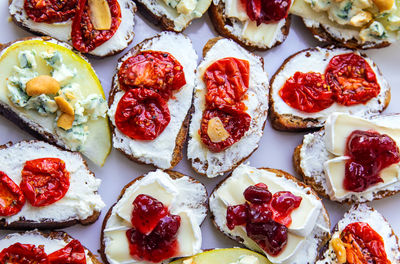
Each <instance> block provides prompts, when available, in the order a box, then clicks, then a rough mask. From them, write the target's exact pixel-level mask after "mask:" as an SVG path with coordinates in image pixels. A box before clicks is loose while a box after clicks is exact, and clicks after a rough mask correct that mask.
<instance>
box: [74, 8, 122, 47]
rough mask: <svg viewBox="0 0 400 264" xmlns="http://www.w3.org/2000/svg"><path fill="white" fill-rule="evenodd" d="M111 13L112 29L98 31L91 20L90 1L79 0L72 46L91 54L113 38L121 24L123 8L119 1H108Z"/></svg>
mask: <svg viewBox="0 0 400 264" xmlns="http://www.w3.org/2000/svg"><path fill="white" fill-rule="evenodd" d="M107 2H108V5H109V7H110V12H111V28H110V29H109V30H96V29H95V28H94V26H93V23H92V21H91V20H90V9H89V5H88V0H79V2H78V9H77V11H76V15H75V17H74V20H73V21H72V32H71V38H72V45H73V46H74V48H75V49H77V50H78V51H80V52H84V53H86V52H89V51H92V50H94V49H95V48H97V47H98V46H100V45H101V44H103V43H104V42H106V41H107V40H109V39H110V38H112V36H114V34H115V32H116V31H117V30H118V28H119V25H120V24H121V7H120V6H119V3H118V1H117V0H107Z"/></svg>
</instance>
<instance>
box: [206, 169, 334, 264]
mask: <svg viewBox="0 0 400 264" xmlns="http://www.w3.org/2000/svg"><path fill="white" fill-rule="evenodd" d="M258 183H264V184H266V185H267V186H268V188H269V190H270V191H271V192H272V193H275V192H277V191H282V190H281V187H283V188H284V189H285V190H284V191H291V192H292V193H293V194H294V195H297V196H301V197H302V203H303V204H304V205H303V206H306V204H310V203H309V202H311V204H313V206H312V207H303V206H302V204H300V207H299V208H298V209H296V210H302V211H303V213H304V211H307V212H308V211H310V212H312V213H310V214H308V213H306V214H302V212H301V211H297V212H296V211H293V212H292V221H293V222H292V224H291V226H289V227H288V229H289V233H288V242H287V243H288V244H287V247H290V248H291V249H292V251H290V252H288V253H286V252H285V248H284V251H282V252H281V254H279V255H277V256H275V257H273V256H270V255H268V254H267V253H266V252H265V251H264V250H262V249H261V247H260V246H259V245H258V244H257V243H256V242H255V241H254V240H252V239H250V238H249V237H248V236H247V233H246V231H245V228H242V227H238V226H236V227H235V228H234V229H232V230H230V229H229V228H228V227H227V224H226V216H227V206H233V205H238V204H241V203H244V202H245V198H244V196H243V195H241V194H242V193H243V192H244V190H246V188H247V187H249V186H250V185H254V184H258ZM279 186H281V187H279ZM238 197H240V198H238ZM239 200H240V201H241V202H239V203H237V202H238V201H239ZM232 201H236V203H235V204H232ZM209 204H210V212H211V219H212V221H213V222H214V224H215V226H216V227H217V229H218V230H219V231H221V232H222V233H224V234H225V235H227V236H228V237H229V238H231V239H233V240H235V241H237V242H239V243H241V244H243V245H245V246H246V247H248V248H249V249H251V250H254V251H257V252H260V253H263V254H265V255H266V256H267V258H268V259H269V260H270V261H271V262H272V263H293V264H300V263H314V262H315V260H316V259H317V256H318V251H319V250H320V249H321V248H322V247H323V245H325V243H326V242H327V241H328V240H329V238H330V220H329V216H328V212H327V211H326V209H325V207H324V205H323V204H322V200H321V199H320V198H319V197H318V195H317V194H316V193H315V192H314V191H313V190H312V189H311V188H310V187H309V186H307V185H305V184H303V183H302V182H300V181H298V180H297V179H296V178H294V177H293V176H291V175H290V174H288V173H286V172H284V171H281V170H276V169H269V168H259V169H256V168H253V167H250V166H248V165H243V164H242V165H240V166H239V167H237V168H236V169H235V170H234V171H233V172H232V174H231V175H230V176H229V177H227V178H226V179H225V180H223V181H222V182H221V183H219V184H218V185H217V187H216V188H215V189H214V191H213V192H212V193H211V196H210V201H209ZM296 214H297V215H296ZM300 215H301V216H300ZM301 221H304V222H305V223H307V224H306V225H307V227H304V229H303V228H300V226H301V225H299V224H298V223H300V222H301ZM298 238H301V240H298V241H301V242H300V243H301V244H298V245H296V244H293V243H296V242H293V241H295V240H297V239H298ZM290 239H292V241H290ZM293 239H294V240H293ZM293 248H294V249H293ZM288 250H290V249H288ZM281 255H283V256H281Z"/></svg>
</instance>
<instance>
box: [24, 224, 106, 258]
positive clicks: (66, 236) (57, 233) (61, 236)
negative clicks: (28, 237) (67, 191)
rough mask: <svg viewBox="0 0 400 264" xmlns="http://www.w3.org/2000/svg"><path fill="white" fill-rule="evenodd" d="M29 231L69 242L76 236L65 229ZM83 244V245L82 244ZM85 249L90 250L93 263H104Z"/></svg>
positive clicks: (89, 254)
mask: <svg viewBox="0 0 400 264" xmlns="http://www.w3.org/2000/svg"><path fill="white" fill-rule="evenodd" d="M28 232H29V233H34V234H35V235H40V236H42V237H44V238H49V239H57V240H63V241H64V242H65V243H68V241H71V240H73V239H74V238H73V237H72V236H70V235H69V234H68V233H66V232H63V231H38V230H33V231H28ZM25 233H26V232H19V233H18V234H21V235H24V234H25ZM82 246H83V245H82ZM83 248H84V249H85V250H87V252H88V256H89V257H90V260H91V261H92V262H93V264H102V263H101V262H100V261H99V260H98V259H97V257H96V256H95V255H94V254H93V253H92V252H91V251H90V250H89V249H87V248H86V247H85V246H83Z"/></svg>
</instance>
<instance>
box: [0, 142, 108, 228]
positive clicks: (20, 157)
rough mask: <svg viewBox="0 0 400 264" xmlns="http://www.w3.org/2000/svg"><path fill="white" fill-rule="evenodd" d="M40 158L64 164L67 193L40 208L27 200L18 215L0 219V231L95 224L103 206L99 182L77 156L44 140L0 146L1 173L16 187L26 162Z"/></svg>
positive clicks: (0, 217) (83, 161)
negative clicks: (67, 173) (68, 184)
mask: <svg viewBox="0 0 400 264" xmlns="http://www.w3.org/2000/svg"><path fill="white" fill-rule="evenodd" d="M40 158H59V159H61V160H63V161H64V162H65V168H66V170H67V171H68V172H69V175H70V186H69V189H68V191H67V193H66V194H65V196H64V197H63V198H62V199H61V200H58V201H57V202H55V203H53V204H50V205H47V206H42V207H34V206H32V205H31V204H30V203H29V201H28V200H27V201H26V202H25V205H24V206H23V207H22V209H21V211H19V212H18V213H17V214H15V215H12V216H0V229H34V228H39V229H55V228H64V227H68V226H72V225H75V224H82V225H89V224H92V223H94V222H95V221H96V220H97V219H98V218H99V216H100V210H101V209H102V208H103V207H104V206H105V204H104V202H103V201H102V199H101V197H100V195H99V194H98V193H97V191H98V189H99V186H100V183H101V180H100V179H96V178H95V175H94V173H93V172H92V171H90V170H89V168H88V166H87V164H86V162H85V160H84V159H83V158H82V156H81V155H80V154H79V153H77V152H70V151H65V150H61V149H60V148H57V147H54V146H52V145H50V144H48V143H46V142H43V141H35V140H31V141H21V142H18V143H15V144H13V143H8V144H5V145H1V146H0V171H2V172H4V173H5V174H7V176H8V177H9V178H10V179H11V180H13V181H14V183H15V184H17V185H19V184H20V182H21V179H22V178H21V171H22V169H23V167H24V165H25V162H26V161H29V160H35V159H40Z"/></svg>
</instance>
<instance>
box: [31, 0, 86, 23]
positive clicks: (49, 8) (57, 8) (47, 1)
mask: <svg viewBox="0 0 400 264" xmlns="http://www.w3.org/2000/svg"><path fill="white" fill-rule="evenodd" d="M77 3H78V0H25V1H24V9H25V12H26V14H27V15H28V17H29V18H30V19H32V20H33V21H35V22H45V23H56V22H64V21H67V20H68V19H70V18H72V17H73V16H74V15H75V12H76V5H77Z"/></svg>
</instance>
